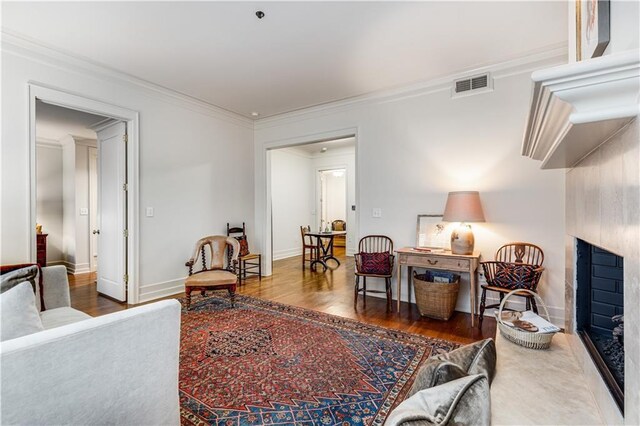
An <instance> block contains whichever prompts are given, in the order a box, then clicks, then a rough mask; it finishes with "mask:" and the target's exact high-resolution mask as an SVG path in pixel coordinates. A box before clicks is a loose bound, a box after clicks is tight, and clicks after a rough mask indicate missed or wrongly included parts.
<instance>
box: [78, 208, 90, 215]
mask: <svg viewBox="0 0 640 426" xmlns="http://www.w3.org/2000/svg"><path fill="white" fill-rule="evenodd" d="M88 214H89V209H88V208H86V207H82V208H80V216H86V215H88Z"/></svg>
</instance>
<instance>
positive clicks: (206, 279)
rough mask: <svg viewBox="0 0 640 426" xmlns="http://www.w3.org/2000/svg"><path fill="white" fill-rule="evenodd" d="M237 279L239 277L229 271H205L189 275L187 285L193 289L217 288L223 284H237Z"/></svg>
mask: <svg viewBox="0 0 640 426" xmlns="http://www.w3.org/2000/svg"><path fill="white" fill-rule="evenodd" d="M237 279H238V277H237V275H236V274H234V273H233V272H229V271H224V270H218V271H203V272H198V273H197V274H193V275H189V276H188V277H187V279H186V280H185V285H187V286H191V287H215V286H219V285H223V284H235V283H236V281H237Z"/></svg>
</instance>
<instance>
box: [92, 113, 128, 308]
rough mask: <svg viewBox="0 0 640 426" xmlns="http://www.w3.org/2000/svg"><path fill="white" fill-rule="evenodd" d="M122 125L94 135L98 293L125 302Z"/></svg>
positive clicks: (124, 144)
mask: <svg viewBox="0 0 640 426" xmlns="http://www.w3.org/2000/svg"><path fill="white" fill-rule="evenodd" d="M126 131H127V127H126V123H124V122H119V123H115V124H113V125H111V126H109V127H107V128H104V129H102V130H100V131H98V132H97V134H98V169H99V173H98V224H99V226H98V229H97V230H96V231H97V232H96V235H98V253H100V268H98V273H97V278H98V292H99V293H102V294H104V295H106V296H109V297H111V298H113V299H116V300H120V301H125V300H126V294H127V291H126V278H125V276H126V274H127V267H126V258H127V251H126V248H127V237H126V232H127V215H126V212H127V204H126V203H127V196H126V195H127V193H126V186H125V183H126V170H127V167H126V166H127V157H126V155H127V150H126Z"/></svg>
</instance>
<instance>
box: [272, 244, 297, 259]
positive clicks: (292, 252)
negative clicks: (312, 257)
mask: <svg viewBox="0 0 640 426" xmlns="http://www.w3.org/2000/svg"><path fill="white" fill-rule="evenodd" d="M300 255H302V250H301V247H294V248H289V249H284V250H278V251H274V252H273V260H282V259H287V258H289V257H295V256H300Z"/></svg>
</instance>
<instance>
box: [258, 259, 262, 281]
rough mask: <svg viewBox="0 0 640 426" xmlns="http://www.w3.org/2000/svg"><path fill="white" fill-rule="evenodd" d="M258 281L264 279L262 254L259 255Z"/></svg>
mask: <svg viewBox="0 0 640 426" xmlns="http://www.w3.org/2000/svg"><path fill="white" fill-rule="evenodd" d="M258 281H262V254H259V255H258Z"/></svg>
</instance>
